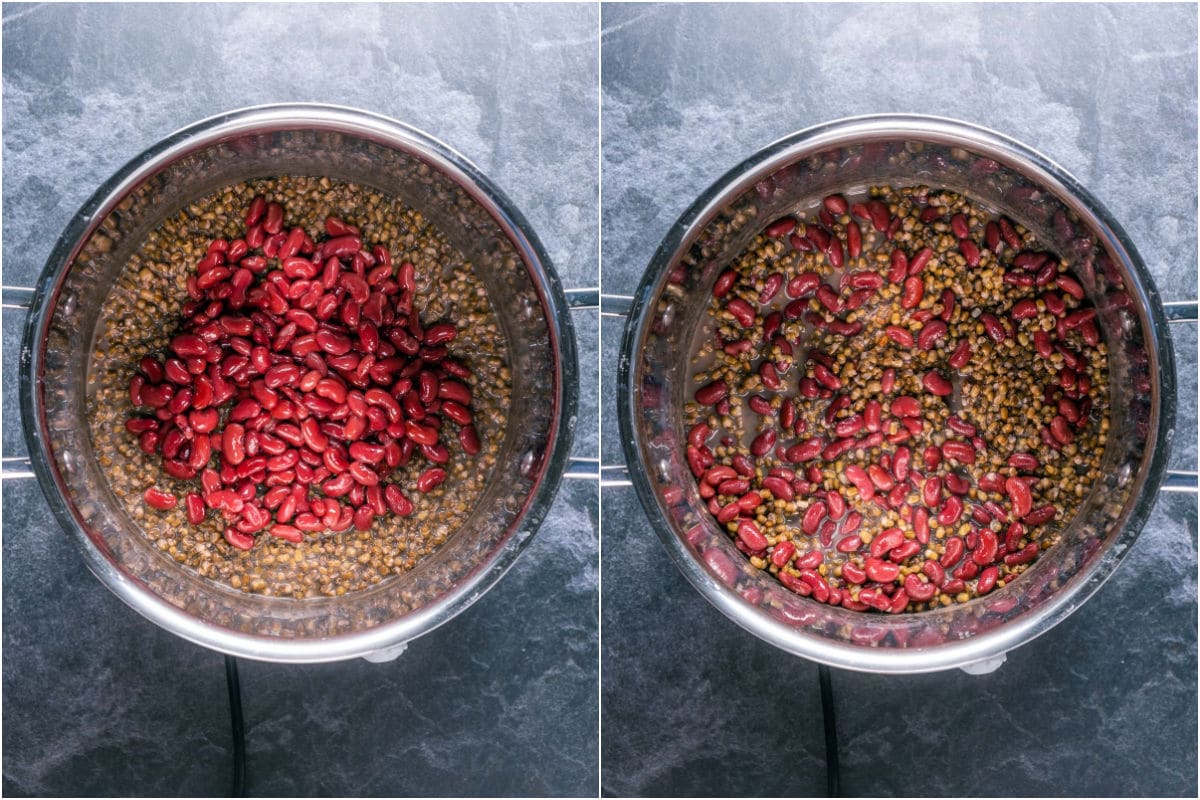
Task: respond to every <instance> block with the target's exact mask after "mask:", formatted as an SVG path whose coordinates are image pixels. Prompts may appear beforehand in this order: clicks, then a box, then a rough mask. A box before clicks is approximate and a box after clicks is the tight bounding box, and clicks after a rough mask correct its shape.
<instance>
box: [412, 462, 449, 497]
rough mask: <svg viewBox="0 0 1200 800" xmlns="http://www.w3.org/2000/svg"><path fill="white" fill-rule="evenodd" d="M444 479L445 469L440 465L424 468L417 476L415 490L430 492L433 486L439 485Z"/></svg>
mask: <svg viewBox="0 0 1200 800" xmlns="http://www.w3.org/2000/svg"><path fill="white" fill-rule="evenodd" d="M445 479H446V470H444V469H441V468H440V467H433V468H430V469H427V470H425V471H424V472H422V473H421V475H420V477H418V478H417V491H419V492H422V493H425V492H431V491H433V489H434V488H435V487H437V486H438V485H440V484H441V483H442V481H444V480H445Z"/></svg>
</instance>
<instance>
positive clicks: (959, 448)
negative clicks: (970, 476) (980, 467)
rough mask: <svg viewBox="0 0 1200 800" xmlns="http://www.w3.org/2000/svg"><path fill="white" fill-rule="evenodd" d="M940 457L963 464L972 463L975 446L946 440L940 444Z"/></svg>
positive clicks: (973, 461)
mask: <svg viewBox="0 0 1200 800" xmlns="http://www.w3.org/2000/svg"><path fill="white" fill-rule="evenodd" d="M942 457H944V458H946V459H948V460H953V461H958V462H960V463H963V464H974V463H975V448H973V447H971V445H969V444H967V443H966V442H959V441H947V442H945V443H943V444H942Z"/></svg>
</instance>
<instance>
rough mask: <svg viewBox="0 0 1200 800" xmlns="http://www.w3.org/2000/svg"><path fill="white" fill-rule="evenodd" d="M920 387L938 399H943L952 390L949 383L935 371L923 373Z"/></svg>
mask: <svg viewBox="0 0 1200 800" xmlns="http://www.w3.org/2000/svg"><path fill="white" fill-rule="evenodd" d="M921 385H922V386H924V387H925V390H926V391H927V392H929V393H930V394H933V395H937V396H938V397H945V396H946V395H948V394H950V393H951V392H952V391H953V390H954V387H953V385H952V384H951V383H950V381H948V380H946V378H945V377H943V376H942V375H941V374H939V373H938V372H937V371H936V370H935V371H931V372H927V373H925V377H924V378H923V379H922V381H921Z"/></svg>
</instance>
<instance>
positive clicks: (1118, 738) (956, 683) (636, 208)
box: [601, 4, 1197, 796]
mask: <svg viewBox="0 0 1200 800" xmlns="http://www.w3.org/2000/svg"><path fill="white" fill-rule="evenodd" d="M602 27H603V33H602V46H603V54H602V65H603V69H602V75H603V86H602V104H603V111H602V120H603V137H604V143H605V148H604V162H603V180H602V185H603V198H604V209H603V221H602V241H603V249H604V252H603V265H604V288H605V291H606V292H611V293H617V294H631V293H632V292H633V290H634V289H635V288H636V286H637V283H638V281H639V280H640V278H641V274H642V270H643V269H644V268H645V266H646V264H647V263H649V261H650V257H651V255H652V254H653V251H654V249H655V248H656V247H657V245H658V243H659V242H660V241H661V240H662V238H663V236H664V235H665V234H666V232H667V230H668V228H669V226H670V225H671V224H672V223H673V222H674V221H675V220H676V219H677V218H678V216H679V215H680V213H682V212H683V211H684V210H685V209H686V208H687V207H688V205H690V204H691V202H692V201H693V199H694V198H695V197H697V196H698V195H699V194H700V193H701V192H702V191H703V190H704V189H705V188H707V187H708V186H709V185H710V184H711V183H712V182H713V181H715V180H716V179H717V178H718V177H720V176H721V175H722V174H724V172H725V171H726V170H728V169H731V168H732V167H734V166H735V165H736V164H738V163H739V162H740V161H741V160H742V159H744V158H745V157H747V156H749V155H750V154H752V153H753V152H754V151H756V150H758V149H759V148H761V147H763V146H765V145H766V144H768V143H769V142H771V141H773V140H775V139H777V138H779V137H781V136H784V135H786V134H788V133H791V132H792V131H795V130H798V129H801V128H804V127H807V126H809V125H813V124H816V123H818V122H824V121H827V120H832V119H836V118H839V117H845V116H851V115H855V114H865V113H879V112H888V111H892V112H921V113H929V114H937V115H943V116H950V117H956V118H960V119H964V120H967V121H971V122H975V123H977V124H982V125H985V126H988V127H991V128H994V129H996V130H999V131H1001V132H1003V133H1006V134H1008V135H1010V136H1013V137H1015V138H1017V139H1020V140H1022V141H1024V142H1025V143H1027V144H1029V145H1031V146H1033V147H1034V148H1036V149H1038V150H1040V151H1042V152H1043V153H1045V154H1047V155H1049V156H1050V157H1051V158H1052V159H1054V160H1056V161H1058V162H1059V163H1060V164H1062V165H1063V166H1064V167H1066V169H1067V170H1069V171H1070V172H1072V173H1073V174H1074V175H1075V176H1076V177H1077V178H1079V179H1080V180H1081V181H1082V182H1083V183H1084V184H1085V185H1086V186H1088V187H1089V188H1090V189H1091V190H1092V191H1093V192H1094V193H1095V194H1096V195H1097V196H1098V197H1099V198H1100V199H1101V201H1102V202H1103V203H1104V204H1105V205H1106V206H1107V207H1108V208H1109V210H1110V211H1111V212H1112V213H1113V214H1114V215H1115V217H1116V218H1117V219H1118V220H1120V221H1121V223H1122V224H1123V226H1124V227H1125V230H1126V231H1127V232H1128V233H1129V235H1130V236H1131V237H1132V239H1133V241H1134V242H1135V243H1136V245H1137V247H1138V249H1139V251H1140V252H1141V254H1142V256H1143V258H1144V259H1145V260H1146V262H1147V263H1148V264H1149V265H1150V269H1151V271H1152V273H1153V275H1154V277H1155V280H1156V281H1157V284H1158V287H1159V289H1160V290H1161V291H1162V294H1163V296H1164V298H1165V299H1168V300H1175V299H1179V300H1182V299H1189V298H1192V299H1194V298H1195V297H1196V281H1197V272H1196V223H1195V209H1196V192H1195V186H1196V9H1195V7H1194V6H1179V5H1175V6H1151V5H1137V6H1136V7H1135V6H1131V5H1125V6H1100V5H1074V4H1072V5H1048V4H1047V5H1038V4H1027V5H967V4H963V5H958V6H954V5H920V6H917V5H895V4H887V5H842V4H833V5H804V4H793V5H772V6H765V5H738V6H734V5H719V4H718V5H695V6H669V7H668V6H654V5H641V4H639V5H619V6H617V5H609V6H605V7H604V8H603V11H602ZM620 332H621V321H620V320H611V319H609V320H606V321H605V323H604V330H603V333H602V337H603V346H602V352H603V362H604V363H603V370H604V378H603V380H604V382H605V386H606V387H607V391H606V393H605V398H604V407H603V409H602V418H603V421H604V429H603V443H602V444H603V450H604V455H605V462H606V463H617V462H620V461H621V460H623V456H622V452H621V447H620V440H619V435H618V433H617V427H616V424H615V420H616V407H615V391H614V390H613V382H614V381H615V380H616V363H617V354H618V347H619V336H620ZM1174 333H1175V334H1176V349H1177V369H1178V373H1179V376H1180V396H1179V415H1178V419H1179V424H1178V436H1177V439H1176V441H1177V446H1176V448H1175V450H1174V454H1173V457H1172V459H1171V463H1172V464H1173V465H1174V466H1175V467H1177V468H1186V469H1195V464H1196V448H1195V445H1196V333H1195V327H1194V326H1176V328H1175V329H1174ZM601 503H602V520H603V527H604V547H603V556H602V559H603V564H602V569H603V577H604V591H603V603H602V609H601V615H602V630H603V632H604V635H603V643H602V649H603V654H602V663H603V674H602V687H601V709H602V721H603V731H604V737H603V742H602V754H601V760H602V786H603V790H604V792H605V793H606V794H610V795H617V796H631V795H660V794H662V795H735V796H745V795H753V796H759V795H768V796H769V795H777V794H789V795H794V794H799V795H816V794H822V793H824V791H825V784H824V763H823V757H824V750H823V740H822V733H821V720H820V707H819V702H818V695H817V680H816V669H815V668H814V667H813V666H812V665H811V664H810V663H808V662H805V661H802V660H799V659H796V658H793V657H790V656H787V655H785V654H784V653H782V652H781V651H776V650H774V649H772V648H771V647H769V646H768V645H766V644H764V643H762V642H760V641H759V640H757V639H755V638H754V637H753V636H751V635H750V634H748V633H746V632H744V631H742V630H741V629H740V628H738V627H737V626H735V625H734V624H733V623H732V622H731V621H729V620H728V619H726V618H725V617H724V616H722V615H721V614H720V612H718V611H717V610H716V609H715V608H713V607H711V606H709V605H708V603H707V602H706V601H705V600H703V599H702V598H701V597H700V595H699V594H698V593H696V592H695V591H694V590H693V589H692V588H691V587H690V585H688V584H687V583H686V581H685V580H684V579H683V577H682V576H681V575H680V574H679V573H678V571H677V570H676V569H675V567H674V566H673V564H672V563H671V562H670V560H669V559H668V558H667V556H666V553H665V552H664V551H663V549H662V548H661V546H660V545H659V544H658V541H657V539H656V538H655V537H654V535H653V533H651V531H650V528H649V522H648V521H647V519H646V517H645V515H644V513H643V512H642V510H641V507H640V505H639V504H638V501H637V498H636V497H635V496H634V493H633V491H632V490H631V489H622V488H617V489H605V490H604V492H603V497H602V501H601ZM1195 541H1196V501H1195V498H1194V497H1192V496H1178V495H1176V496H1172V497H1164V498H1163V499H1162V500H1160V501H1159V503H1158V505H1157V507H1156V508H1155V511H1154V513H1153V515H1152V516H1151V518H1150V520H1149V522H1148V523H1147V525H1146V526H1145V529H1144V532H1143V534H1142V537H1141V538H1140V539H1139V541H1138V542H1137V544H1136V546H1135V547H1134V549H1133V551H1132V553H1131V554H1130V556H1129V558H1128V560H1127V561H1126V563H1125V564H1123V565H1122V567H1121V568H1120V570H1118V571H1117V573H1116V574H1115V576H1114V577H1113V578H1112V580H1111V581H1110V582H1109V583H1108V584H1107V585H1106V586H1105V587H1104V588H1103V589H1102V590H1101V591H1100V592H1099V594H1097V596H1096V597H1094V598H1093V599H1092V600H1091V601H1089V602H1088V604H1087V605H1086V606H1085V607H1083V608H1082V609H1081V610H1080V611H1078V612H1076V613H1075V614H1074V615H1073V616H1072V617H1071V618H1070V619H1068V620H1067V621H1066V622H1064V623H1063V624H1061V625H1059V626H1058V627H1057V628H1055V629H1054V630H1052V631H1051V632H1049V633H1047V634H1046V635H1044V636H1042V637H1041V638H1040V639H1037V640H1036V641H1034V642H1032V643H1030V644H1028V645H1026V646H1024V647H1022V648H1020V649H1018V650H1016V651H1015V652H1013V653H1011V654H1010V655H1009V659H1008V663H1007V664H1005V665H1004V666H1003V667H1002V668H1001V669H1000V670H999V671H998V672H996V673H994V674H992V675H990V676H987V677H982V678H977V677H971V676H968V675H965V674H963V673H961V672H949V673H942V674H935V675H926V676H914V677H900V678H884V677H878V676H868V675H860V674H854V673H848V672H835V673H834V678H833V682H834V687H835V694H836V703H837V711H838V714H839V726H840V732H841V743H842V747H841V758H842V776H843V787H844V790H845V791H846V792H847V793H848V794H851V795H867V796H872V795H874V796H886V795H894V794H903V795H909V796H921V795H1010V794H1015V795H1090V794H1100V795H1109V794H1117V795H1139V794H1151V795H1159V794H1161V795H1181V796H1182V795H1191V796H1194V795H1195V792H1196V777H1197V775H1196V748H1195V736H1196V550H1195Z"/></svg>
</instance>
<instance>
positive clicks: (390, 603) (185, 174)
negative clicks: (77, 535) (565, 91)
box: [36, 129, 558, 637]
mask: <svg viewBox="0 0 1200 800" xmlns="http://www.w3.org/2000/svg"><path fill="white" fill-rule="evenodd" d="M184 148H185V149H186V142H185V143H184ZM280 175H297V176H318V177H328V178H330V179H334V180H342V181H350V182H356V183H360V184H363V185H366V186H369V187H372V188H374V189H377V190H379V191H381V192H384V193H386V194H388V195H391V196H394V197H396V198H398V199H399V200H401V201H403V202H404V203H405V204H407V205H409V206H411V207H413V208H415V209H417V210H418V211H420V212H421V213H422V214H424V216H425V218H426V219H427V220H428V221H429V222H431V223H432V224H433V225H434V226H435V227H437V228H438V229H439V230H440V231H441V232H442V233H443V234H444V235H445V236H446V238H447V239H448V240H449V241H450V243H451V244H452V245H453V246H455V247H457V248H458V249H459V250H460V251H461V252H462V253H463V255H464V256H465V258H466V260H467V261H469V262H470V263H471V264H472V265H473V266H474V269H475V272H476V274H477V275H478V277H479V279H480V280H481V282H482V283H483V284H484V286H485V287H486V289H487V292H488V295H489V298H490V300H491V302H492V304H493V307H494V308H495V310H496V313H497V316H498V318H499V320H500V322H501V325H502V327H503V330H504V334H505V337H506V340H507V341H506V351H507V359H508V363H509V366H510V368H511V373H512V400H511V405H510V410H509V417H508V421H507V430H506V434H505V439H504V442H503V445H502V447H501V450H500V453H499V456H498V459H497V463H496V466H495V468H494V470H493V473H492V476H491V479H490V481H489V484H488V486H487V488H486V489H485V491H484V494H483V497H482V499H481V501H480V502H479V504H478V505H477V506H476V507H475V509H474V511H473V512H472V513H471V514H470V515H469V516H468V517H467V518H466V519H464V520H462V522H461V525H460V526H459V527H458V529H457V531H456V532H455V533H454V534H452V535H451V536H450V537H449V538H448V539H447V541H446V542H445V543H444V544H443V545H442V546H441V547H440V549H439V550H438V551H437V552H435V553H434V554H433V555H432V556H430V557H428V558H426V559H425V560H423V561H422V562H421V563H420V564H418V565H417V566H416V567H415V568H414V569H412V570H411V571H409V572H407V573H404V574H402V575H398V576H393V577H391V578H388V579H385V580H384V581H382V582H381V583H380V584H379V585H377V586H375V587H372V588H370V589H366V590H363V591H359V592H354V593H351V594H348V595H345V596H343V597H340V598H336V599H335V598H328V599H326V598H322V599H312V600H292V599H281V598H270V597H263V596H257V595H249V594H245V593H242V592H239V591H236V590H234V589H231V588H229V587H226V586H223V585H220V584H218V583H216V582H213V581H210V580H208V579H205V578H202V577H199V576H198V575H196V574H195V573H193V572H191V571H189V570H186V569H185V568H182V567H180V566H178V565H177V564H175V562H174V561H173V560H172V559H170V558H169V557H168V556H166V555H164V554H163V553H161V552H159V551H158V550H157V548H154V547H152V546H151V544H150V542H149V541H148V540H147V538H146V537H145V535H144V534H143V533H142V531H141V530H140V529H139V527H138V526H137V525H136V524H135V523H134V522H133V521H132V520H130V519H129V517H128V516H127V515H126V514H125V513H124V511H123V510H122V509H121V506H120V504H119V503H118V502H117V501H116V499H115V498H114V497H113V495H112V493H111V491H110V489H109V486H108V483H107V481H106V479H105V477H104V475H103V473H102V471H101V470H100V468H99V465H98V464H97V462H96V458H95V455H94V453H93V450H92V446H91V442H90V439H89V435H88V425H87V423H86V418H85V395H86V392H85V387H86V385H87V376H88V358H89V354H90V352H91V350H92V348H91V344H92V341H93V336H94V334H95V331H96V328H97V317H98V314H99V311H100V307H101V305H102V302H103V299H104V297H105V296H106V295H107V293H108V291H109V289H110V287H111V286H112V285H113V283H114V282H115V279H116V276H117V275H118V274H119V273H120V272H121V270H122V269H123V268H124V267H125V264H126V261H127V260H128V258H129V256H130V255H131V254H132V253H133V252H134V251H135V250H137V248H138V247H139V246H140V245H141V243H142V242H143V240H144V239H145V237H146V236H147V235H148V234H149V233H150V232H151V231H153V230H154V229H155V228H157V227H158V226H159V225H160V223H161V222H162V221H163V220H164V219H166V218H168V217H169V216H171V215H173V214H176V213H177V212H178V211H179V210H180V209H182V208H183V207H185V206H186V205H187V204H188V203H190V202H193V201H195V200H198V199H200V198H202V197H205V196H207V195H209V194H210V193H212V192H214V191H217V190H219V189H221V188H223V187H225V186H229V185H234V184H238V183H241V182H243V181H246V180H250V179H255V178H265V177H275V176H280ZM463 180H465V179H463ZM128 189H129V190H128V192H127V193H126V194H125V195H124V196H123V197H120V198H117V199H116V200H115V203H116V205H115V207H112V208H102V209H100V210H99V212H98V213H99V215H100V216H99V217H98V221H97V222H95V223H93V224H92V225H91V226H90V227H89V229H88V230H89V234H88V235H87V237H86V238H85V239H84V240H83V241H82V242H80V243H79V245H78V246H77V248H76V249H75V251H74V253H73V254H72V260H71V262H70V263H69V264H68V266H67V267H66V268H65V273H64V274H63V277H62V278H61V279H60V281H59V283H58V286H59V287H60V288H59V290H58V292H57V296H56V297H54V298H53V299H52V300H51V305H50V310H49V313H48V328H47V332H46V336H45V339H44V341H43V345H42V346H43V347H44V359H43V371H42V374H41V376H40V379H39V380H38V384H37V389H36V390H37V391H39V392H41V394H42V400H43V404H44V410H45V411H44V413H45V417H44V419H45V426H46V430H47V431H48V437H49V442H48V444H49V450H50V451H51V454H52V467H53V469H54V471H55V472H56V477H57V480H58V481H59V482H60V488H61V489H62V490H63V495H64V497H65V498H66V503H67V506H68V510H69V511H70V513H71V514H72V516H73V517H74V518H75V520H76V522H77V524H78V525H79V526H80V528H81V529H82V530H83V532H84V533H85V534H86V535H87V536H88V537H89V538H90V539H91V541H92V543H93V544H94V545H95V547H96V548H97V549H98V550H99V552H100V553H101V554H102V555H103V556H104V557H105V558H107V559H108V560H109V561H110V562H111V563H112V564H113V565H114V566H115V567H116V568H117V569H118V570H119V571H120V573H121V578H122V579H123V580H128V581H132V582H136V583H139V584H142V585H144V586H145V587H146V588H147V589H148V590H149V591H151V592H152V593H153V594H155V595H157V596H158V597H160V598H162V599H163V600H165V601H167V602H169V603H171V604H173V605H175V606H177V607H179V608H181V609H184V610H185V611H186V612H187V613H188V614H189V615H190V616H192V617H194V618H198V619H200V620H202V621H204V622H207V623H212V624H215V625H218V626H221V627H224V628H228V629H232V630H234V631H237V632H240V633H245V634H252V635H262V636H271V637H326V636H332V635H336V634H345V633H352V632H356V631H359V630H363V629H366V628H371V627H374V626H377V625H380V624H381V623H384V622H389V621H392V620H395V619H397V618H400V617H403V616H405V615H408V614H411V613H413V612H416V611H418V610H420V609H422V608H424V607H427V606H429V605H430V604H432V603H434V602H436V601H438V600H439V599H443V598H445V597H447V595H449V594H451V593H456V592H463V591H468V590H469V591H476V590H473V589H470V586H471V585H473V581H472V580H471V578H473V577H475V576H476V575H477V573H479V572H481V571H482V570H483V569H484V568H485V567H486V566H487V565H488V564H490V563H492V562H493V561H494V560H495V559H496V558H497V557H498V556H499V555H500V552H499V551H501V550H502V549H506V548H517V547H519V545H520V541H517V539H520V538H524V537H527V536H528V535H529V533H530V531H529V529H528V527H526V528H525V529H520V526H519V525H518V523H519V522H520V520H521V518H522V516H523V514H524V512H525V510H526V506H527V502H528V499H529V497H530V495H531V494H532V492H533V490H534V489H535V487H536V486H537V485H538V483H539V481H540V480H541V477H542V473H543V469H544V467H545V463H544V462H545V460H546V459H545V456H546V453H547V450H548V448H549V447H550V446H551V444H552V441H551V435H552V433H553V432H554V430H555V422H554V414H555V413H556V410H557V409H556V403H555V402H554V400H553V398H555V397H556V396H557V394H556V393H557V391H558V386H557V382H556V377H555V375H556V369H557V354H556V352H555V340H554V338H553V336H552V332H551V325H550V322H549V321H548V318H547V314H548V312H547V311H546V310H545V306H544V305H543V303H542V300H541V299H540V296H539V290H538V289H539V287H538V286H537V285H536V283H535V280H534V278H533V276H532V275H531V272H530V270H529V269H528V268H527V266H526V264H525V262H524V261H523V260H522V256H521V253H520V252H518V250H517V249H516V247H514V245H513V243H512V240H510V238H509V236H508V235H507V234H506V232H505V231H504V230H503V229H502V228H501V227H500V224H499V223H498V222H497V220H496V219H495V218H493V216H492V215H491V214H490V213H489V212H488V211H487V210H486V209H485V208H484V206H483V205H481V204H480V203H479V202H478V201H477V200H476V199H475V197H473V196H472V194H471V192H472V191H474V192H478V191H480V190H479V189H472V190H470V191H469V190H468V189H467V188H464V186H463V185H462V184H460V183H459V181H458V180H456V179H455V178H454V177H451V175H449V174H446V173H445V172H443V171H442V170H441V169H440V168H439V167H437V166H435V165H434V164H433V163H432V160H426V159H425V158H423V157H421V156H419V155H416V154H414V153H409V152H404V151H401V150H397V149H394V148H393V147H390V146H385V145H384V144H381V143H379V142H376V141H373V140H371V139H369V138H367V137H365V136H364V137H359V136H357V135H351V134H348V133H345V132H334V131H326V130H313V129H301V130H294V129H284V130H275V131H271V132H265V133H255V134H252V135H244V136H240V137H237V138H228V139H224V140H221V141H219V142H216V143H212V144H208V145H205V146H203V147H200V148H192V149H191V150H190V151H188V152H186V153H184V154H183V155H180V156H178V157H177V158H175V159H174V160H172V161H170V163H167V164H165V165H162V166H160V167H159V168H157V169H156V171H154V172H153V174H150V175H149V176H147V177H144V179H142V180H141V181H140V183H138V184H137V185H135V186H130V187H128ZM146 324H153V325H157V324H172V323H171V322H170V321H163V320H146ZM464 587H466V588H464ZM484 588H486V587H484ZM477 591H478V592H482V591H483V589H482V588H481V589H479V590H477Z"/></svg>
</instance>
